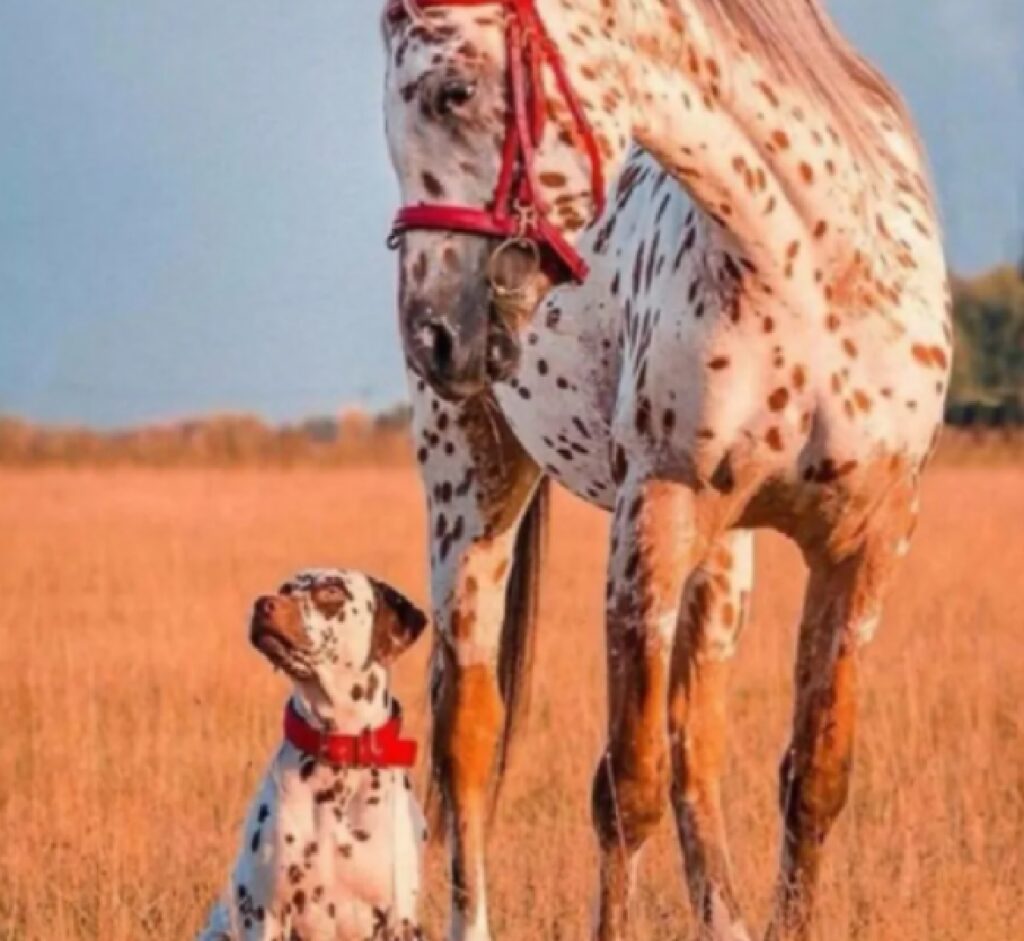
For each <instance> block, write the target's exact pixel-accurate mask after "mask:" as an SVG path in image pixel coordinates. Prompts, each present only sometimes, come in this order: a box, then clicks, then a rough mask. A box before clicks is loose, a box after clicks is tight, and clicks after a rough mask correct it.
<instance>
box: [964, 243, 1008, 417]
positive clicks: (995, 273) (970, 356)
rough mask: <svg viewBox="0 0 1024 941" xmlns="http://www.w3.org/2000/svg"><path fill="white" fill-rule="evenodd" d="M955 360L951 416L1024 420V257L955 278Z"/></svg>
mask: <svg viewBox="0 0 1024 941" xmlns="http://www.w3.org/2000/svg"><path fill="white" fill-rule="evenodd" d="M953 296H954V316H953V328H954V361H953V380H952V383H951V385H950V391H949V399H948V405H947V410H946V419H947V421H948V422H949V423H950V424H953V425H959V426H964V427H972V426H977V425H981V426H991V427H1011V426H1022V425H1024V257H1022V259H1021V262H1020V264H1019V265H1018V266H1017V267H1016V268H1015V267H1013V266H1011V265H1006V266H1004V267H1001V268H996V269H994V270H992V271H990V272H988V273H987V274H984V275H982V276H980V277H978V278H973V279H971V280H961V279H956V280H954V283H953Z"/></svg>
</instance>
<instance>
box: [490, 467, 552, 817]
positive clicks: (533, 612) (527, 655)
mask: <svg viewBox="0 0 1024 941" xmlns="http://www.w3.org/2000/svg"><path fill="white" fill-rule="evenodd" d="M550 510H551V480H550V478H548V477H543V478H541V481H540V483H539V484H538V485H537V489H536V491H535V492H534V494H533V497H532V498H531V500H530V505H529V506H528V507H527V508H526V512H525V513H524V514H523V518H522V520H521V521H520V523H519V532H518V533H517V534H516V544H515V549H514V552H513V555H512V571H511V573H510V574H509V579H508V587H507V589H506V592H505V620H504V623H503V624H502V626H501V642H500V645H499V647H498V688H499V689H500V690H501V699H502V702H503V703H504V706H505V720H504V727H503V728H502V732H501V740H500V742H499V744H498V755H497V761H496V763H495V773H494V790H493V798H492V799H493V801H494V802H496V801H497V799H498V792H499V790H500V788H501V782H502V779H503V777H504V774H505V769H506V767H507V766H508V759H509V754H510V752H511V748H512V745H513V743H514V741H515V738H516V733H517V732H518V731H519V728H520V726H521V725H522V722H523V720H524V719H525V718H526V715H527V713H528V712H529V706H530V676H531V674H532V672H533V655H534V650H535V648H536V638H537V631H536V624H537V602H538V598H539V595H540V577H541V569H542V562H543V558H544V552H545V550H546V548H547V529H548V516H549V513H550ZM492 806H493V804H492Z"/></svg>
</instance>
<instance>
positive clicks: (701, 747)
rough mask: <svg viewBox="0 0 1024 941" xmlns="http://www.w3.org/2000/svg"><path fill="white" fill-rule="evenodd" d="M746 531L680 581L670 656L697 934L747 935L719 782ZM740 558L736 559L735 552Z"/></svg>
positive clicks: (680, 802)
mask: <svg viewBox="0 0 1024 941" xmlns="http://www.w3.org/2000/svg"><path fill="white" fill-rule="evenodd" d="M751 554H752V536H751V534H750V533H735V534H731V535H728V536H723V537H722V538H721V539H720V540H719V541H718V543H716V545H715V546H714V547H713V548H712V551H711V552H710V553H709V555H708V558H707V560H706V561H705V563H704V564H703V565H702V566H701V567H700V568H699V569H698V570H697V571H695V572H694V573H693V575H692V576H691V577H690V579H689V581H688V582H687V585H686V591H685V593H684V595H683V604H682V606H681V608H680V612H679V627H678V633H677V635H676V643H675V647H674V649H673V655H672V674H671V692H670V698H669V733H670V734H669V741H670V744H671V749H672V805H673V809H674V810H675V815H676V827H677V829H678V833H679V842H680V845H681V847H682V850H683V855H684V857H685V859H686V876H687V884H688V887H689V891H690V901H691V903H692V906H693V912H694V917H695V918H696V920H697V922H698V924H699V925H700V932H701V937H702V938H707V939H715V941H718V939H723V941H725V939H729V941H732V939H746V938H747V937H748V935H747V932H746V929H745V927H744V926H743V922H742V915H741V911H740V905H739V903H738V901H737V899H736V895H735V892H734V890H733V886H732V879H731V873H730V862H729V852H728V848H727V844H726V837H725V821H724V819H723V815H722V806H721V792H720V780H721V776H722V768H723V764H724V760H725V742H726V691H727V687H728V679H729V660H730V658H731V657H732V655H733V653H734V651H735V646H736V642H737V640H738V637H739V634H740V633H741V631H742V628H743V621H744V618H745V608H746V605H745V600H746V595H747V593H748V592H749V589H750V578H751V565H752V559H751ZM741 556H742V557H741Z"/></svg>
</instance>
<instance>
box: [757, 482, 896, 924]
mask: <svg viewBox="0 0 1024 941" xmlns="http://www.w3.org/2000/svg"><path fill="white" fill-rule="evenodd" d="M912 497H913V493H912V489H911V487H910V486H909V485H907V484H903V485H901V486H898V487H895V488H893V490H892V491H890V492H889V493H888V494H887V495H886V498H885V500H884V501H879V504H878V505H877V506H876V507H875V508H874V510H875V512H874V513H873V515H872V517H871V524H872V525H871V529H870V532H869V534H868V535H867V536H866V537H864V538H863V539H862V540H861V541H860V543H859V545H858V544H856V543H854V544H853V545H851V544H849V543H848V544H846V545H842V546H840V549H839V551H837V547H836V545H835V544H834V543H833V544H832V545H830V546H829V547H827V548H826V549H824V550H821V551H817V552H809V553H808V563H809V566H810V570H811V573H810V580H809V582H808V588H807V594H806V599H805V602H804V611H803V616H802V620H801V624H800V637H799V643H798V649H797V663H796V703H795V714H794V718H793V737H792V741H791V744H790V747H789V749H788V750H787V752H786V756H785V758H784V759H783V762H782V767H781V769H780V795H779V799H780V804H781V807H782V815H783V823H784V836H783V846H782V864H781V871H780V874H779V882H778V888H777V900H776V911H775V915H774V917H773V919H772V923H771V924H770V926H769V928H768V933H767V937H768V939H770V941H783V939H785V941H807V939H808V938H810V936H811V918H812V914H813V908H814V896H815V889H816V885H817V879H818V870H819V867H820V863H821V854H822V850H823V846H824V843H825V839H826V837H827V836H828V833H829V831H830V830H831V828H832V825H833V823H834V822H835V820H836V818H837V817H838V816H839V814H840V812H841V811H842V809H843V806H844V805H845V803H846V799H847V794H848V791H849V784H850V775H851V770H852V765H853V741H854V727H855V719H856V709H857V659H858V641H859V640H860V639H861V638H862V637H865V638H866V637H867V636H870V631H868V632H867V634H866V635H865V634H864V633H863V632H864V631H865V625H870V624H873V623H874V622H875V621H876V620H877V617H878V614H879V611H880V609H881V603H882V598H883V595H884V592H885V589H886V587H887V586H888V583H889V582H890V580H891V576H892V574H893V570H894V563H895V561H896V556H897V553H898V546H899V544H900V541H901V540H903V539H904V537H905V536H906V533H907V531H908V527H909V526H910V524H911V522H912V515H913V511H912V509H911V507H912ZM854 522H856V521H854ZM857 529H859V530H860V531H863V527H862V526H861V527H857ZM842 531H843V530H842V528H837V530H836V532H837V533H842ZM847 531H849V530H847Z"/></svg>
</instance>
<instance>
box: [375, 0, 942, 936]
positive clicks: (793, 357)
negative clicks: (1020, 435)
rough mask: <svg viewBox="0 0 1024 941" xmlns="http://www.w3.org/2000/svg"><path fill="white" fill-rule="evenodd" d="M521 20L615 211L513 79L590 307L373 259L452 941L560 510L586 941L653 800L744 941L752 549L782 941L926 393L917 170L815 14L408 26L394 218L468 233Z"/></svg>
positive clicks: (887, 99)
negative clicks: (787, 732)
mask: <svg viewBox="0 0 1024 941" xmlns="http://www.w3.org/2000/svg"><path fill="white" fill-rule="evenodd" d="M524 8H529V9H530V10H532V11H533V12H535V13H536V16H537V17H538V18H539V19H540V21H541V22H542V24H543V27H544V30H545V32H546V33H547V34H548V35H549V36H550V39H551V42H552V43H553V44H554V46H556V47H557V49H558V51H559V53H560V55H561V58H562V61H563V63H564V65H565V71H566V74H567V76H568V80H569V81H570V82H571V84H572V86H573V88H574V89H575V91H576V94H577V96H578V98H579V101H580V103H581V107H582V110H583V112H584V113H585V116H586V118H587V121H588V123H589V125H590V127H591V128H592V129H593V131H594V134H595V136H596V139H597V142H598V144H599V151H600V154H601V158H602V161H603V166H602V171H603V173H602V174H601V176H602V178H603V179H604V180H606V181H608V183H609V188H608V191H607V192H606V193H605V194H604V195H605V196H606V200H605V202H604V210H603V212H602V213H600V214H599V213H598V212H597V207H598V206H599V205H600V204H601V201H600V200H598V199H596V198H595V196H596V194H594V193H592V192H591V189H590V187H591V178H592V177H591V173H590V169H591V168H590V165H589V160H588V157H587V154H586V153H585V151H584V149H583V148H581V147H580V145H579V140H578V135H577V134H575V133H574V126H575V125H574V123H573V122H571V121H569V120H568V117H567V111H566V107H565V103H564V96H562V95H561V94H560V93H558V85H557V83H556V82H555V81H554V80H553V79H552V76H551V75H547V74H545V73H544V71H543V70H540V75H539V78H538V83H539V85H540V86H541V87H539V88H538V87H534V88H533V90H534V92H538V91H539V92H540V94H541V95H542V96H543V98H544V101H543V104H544V106H545V107H544V109H543V113H544V114H545V116H546V118H547V120H546V121H545V122H544V123H543V128H542V133H540V134H539V135H538V139H537V140H536V141H535V144H536V147H535V153H536V158H535V161H534V164H533V166H532V167H531V169H532V171H533V176H534V178H535V179H536V181H537V184H538V186H539V188H540V191H541V192H540V195H541V196H542V197H543V203H544V212H545V213H546V220H547V222H549V223H550V224H552V225H554V226H556V227H557V229H558V231H559V233H560V235H561V236H563V237H564V238H565V239H566V240H568V241H569V242H571V243H572V244H573V245H574V246H575V247H576V249H577V250H578V251H579V253H580V255H581V256H582V258H583V259H584V260H585V262H586V263H587V265H589V268H590V273H589V276H588V278H587V279H586V280H585V281H584V282H583V283H582V284H575V283H566V281H565V279H564V278H561V279H560V278H559V277H558V272H557V271H555V270H553V266H552V265H550V264H549V265H547V266H536V265H531V264H530V262H531V253H530V252H528V251H522V250H521V249H522V246H521V244H520V246H518V247H516V246H512V250H509V251H505V252H504V253H503V254H502V256H501V257H502V261H503V269H504V262H506V261H508V259H509V258H510V257H515V253H516V252H517V251H518V252H519V254H520V255H521V256H522V257H521V258H520V261H521V262H522V265H521V269H522V272H524V273H523V274H522V275H521V277H520V278H519V280H518V283H516V284H514V288H515V291H514V292H512V291H509V290H508V287H509V285H508V283H507V281H508V279H507V277H505V275H506V272H505V271H504V270H503V271H502V272H501V274H502V276H503V277H502V279H501V280H502V284H501V287H502V289H503V290H502V291H501V292H496V291H494V290H493V288H494V271H493V268H494V264H493V262H494V257H495V247H496V246H495V242H494V240H490V239H488V238H486V237H483V236H481V235H480V234H477V233H465V232H462V231H452V230H447V229H443V228H441V229H438V228H430V229H428V228H424V227H419V228H417V227H412V228H408V229H407V230H404V231H402V232H401V233H400V236H401V237H400V239H398V242H399V243H400V249H401V255H400V269H399V275H400V323H401V328H402V337H403V344H404V350H405V354H406V359H407V363H408V365H409V369H410V375H411V377H412V393H413V396H412V397H413V410H414V416H415V429H416V436H417V457H418V459H419V462H420V465H421V468H422V474H423V478H424V482H425V485H426V490H427V498H428V509H429V514H430V527H431V568H432V572H431V574H432V590H433V604H434V608H435V623H436V625H437V630H438V633H439V643H438V645H437V649H438V651H439V657H438V660H437V663H438V664H440V665H441V667H442V668H441V669H440V670H439V671H438V673H437V676H436V679H437V683H436V685H435V691H436V692H435V697H434V716H435V725H434V733H433V735H434V742H433V748H434V757H435V762H434V763H435V768H436V769H437V777H438V779H439V783H440V785H441V793H442V795H443V797H444V798H445V803H446V807H447V810H448V812H449V815H450V826H449V832H450V833H451V835H452V846H451V852H452V877H453V878H452V883H453V884H452V917H451V922H450V938H451V939H452V941H490V939H491V931H490V926H489V922H488V912H487V894H486V841H485V838H484V833H485V827H484V814H485V808H486V800H485V799H484V798H485V795H486V793H487V789H488V788H489V787H490V785H491V783H492V774H491V769H492V767H494V766H495V765H494V763H493V761H492V758H493V756H494V755H495V754H497V755H498V762H497V765H496V767H497V768H498V771H499V773H500V770H501V768H502V758H503V748H504V745H505V743H507V741H508V738H509V735H510V733H511V731H512V721H513V720H514V717H515V713H516V709H515V705H516V702H517V701H518V699H519V697H518V689H519V687H518V686H517V683H519V684H521V683H522V681H523V680H524V678H525V676H526V674H527V667H528V666H529V650H530V644H529V635H528V632H527V631H526V630H525V629H524V627H523V625H524V623H526V624H528V623H529V619H528V617H527V618H524V617H523V611H526V612H527V613H528V612H529V603H528V602H529V598H528V595H529V592H526V591H524V586H526V587H529V584H530V571H529V561H530V559H531V558H533V559H535V558H536V556H535V553H534V552H533V551H532V550H531V548H530V543H531V537H532V535H533V534H535V532H536V530H537V526H536V523H537V519H538V518H539V517H540V516H541V515H542V514H541V513H540V512H539V508H540V507H541V506H542V501H543V494H544V492H545V488H544V484H545V482H546V481H547V480H552V479H553V480H557V481H559V482H561V483H563V484H565V485H566V486H567V487H569V488H571V489H572V490H573V491H575V492H576V493H577V494H579V495H580V496H582V497H584V498H585V499H587V500H588V501H590V502H591V503H593V504H595V505H597V506H600V507H603V508H605V509H607V510H609V511H610V512H611V514H612V525H611V533H610V539H609V545H608V571H607V582H606V606H605V632H606V637H607V644H606V649H607V678H608V729H607V733H608V735H607V748H606V749H605V750H604V751H603V753H602V754H601V755H600V756H599V760H598V763H597V770H596V773H595V777H594V787H593V794H592V801H593V819H594V823H595V827H596V831H597V839H598V842H599V845H600V869H601V871H600V876H599V878H598V879H597V880H596V882H597V885H598V909H597V916H598V917H597V925H596V935H597V938H598V939H599V941H621V939H623V938H625V937H628V936H629V926H628V910H629V905H628V902H629V898H630V894H631V892H632V890H633V888H634V875H635V873H636V872H637V865H636V863H637V860H638V858H639V854H640V851H641V849H642V847H643V845H644V843H645V842H646V840H647V839H648V838H649V836H650V834H651V833H652V832H653V831H654V829H655V827H656V825H657V823H658V821H659V819H660V817H661V815H662V814H663V812H664V808H665V807H666V806H667V805H668V804H669V799H671V804H672V806H673V809H674V811H675V815H676V825H677V829H678V833H679V837H680V843H681V846H682V850H683V855H684V857H685V861H686V877H687V884H688V888H689V892H690V897H691V900H692V903H693V910H694V913H695V917H696V919H697V920H698V921H699V930H700V934H701V937H702V938H712V939H714V941H741V939H746V938H748V937H749V933H748V931H747V928H746V926H745V923H744V917H743V912H742V906H741V904H740V896H739V892H738V891H737V889H736V887H735V886H734V884H733V876H732V873H731V867H730V863H729V859H730V854H729V850H728V847H727V844H726V838H725V834H726V826H725V817H724V813H723V808H722V801H721V797H720V779H721V774H722V769H723V764H724V754H725V753H726V746H725V739H726V723H725V713H726V709H725V700H726V690H727V687H728V660H729V658H730V656H731V654H732V653H733V651H734V650H735V647H736V640H737V637H738V633H739V629H740V626H741V625H742V622H743V609H744V607H745V597H746V590H747V588H748V587H749V579H750V571H751V568H750V536H749V530H750V529H753V528H758V527H766V528H771V529H774V530H776V531H777V532H780V533H782V534H783V535H785V536H786V537H788V538H790V539H791V540H792V541H793V542H794V543H796V544H797V546H798V547H799V548H800V550H801V552H802V553H803V556H804V559H805V560H806V562H807V565H808V569H809V576H810V577H809V579H808V585H807V591H806V595H805V603H804V608H803V612H802V615H801V622H800V627H799V640H798V650H797V656H796V666H795V670H794V686H795V697H794V698H795V707H794V711H793V723H792V736H791V739H790V745H789V747H788V748H787V750H786V752H785V755H784V758H783V762H782V766H781V769H780V788H779V803H780V807H781V810H782V815H783V828H782V846H781V853H780V857H781V862H780V866H779V869H778V881H777V892H776V905H775V908H774V911H773V912H772V915H771V918H770V921H769V925H768V928H767V931H766V937H767V938H769V939H771V941H807V939H809V938H810V937H811V934H812V919H811V914H812V911H813V903H814V898H815V894H816V885H817V882H818V875H819V871H820V866H821V859H822V847H823V846H824V844H825V842H826V837H827V835H828V833H829V831H830V829H831V827H832V826H833V824H834V822H835V820H836V819H837V818H838V816H839V814H840V812H841V811H842V808H843V806H844V803H845V801H846V798H847V794H848V789H849V782H850V774H851V768H852V754H853V741H854V730H855V726H856V701H857V695H856V690H857V675H858V671H859V663H860V660H861V657H862V655H863V654H862V648H863V646H864V644H865V642H866V641H867V640H869V639H870V637H871V636H872V634H873V633H874V629H875V626H876V625H877V624H878V621H879V616H880V613H881V609H882V603H883V600H884V597H885V594H886V591H887V590H888V588H889V586H890V584H891V583H892V581H893V577H894V575H895V572H896V569H897V565H898V561H899V559H900V558H901V557H902V556H903V555H904V554H905V553H906V551H907V547H908V544H909V542H908V540H909V538H910V535H911V533H912V531H913V528H914V525H915V522H916V517H917V510H918V501H917V493H918V489H919V486H920V477H921V474H922V472H923V471H924V469H925V467H926V465H927V463H928V460H929V458H930V456H931V454H932V453H933V450H934V447H935V443H936V441H937V437H938V433H939V429H940V428H941V424H942V417H943V405H944V397H945V393H946V390H947V388H948V383H949V375H950V367H951V361H952V339H953V336H952V327H951V321H950V311H951V304H950V295H949V291H948V285H947V277H946V268H945V263H944V255H943V248H942V237H941V230H940V224H939V220H938V218H937V212H936V206H935V200H934V196H933V192H932V188H931V185H930V183H929V181H928V173H927V166H926V160H925V157H924V154H923V152H922V149H921V147H920V142H919V141H918V139H917V135H916V133H915V131H914V128H913V124H912V121H911V119H910V117H909V115H908V113H907V110H906V108H905V107H904V105H903V103H902V102H901V100H900V98H899V96H898V95H897V94H896V93H895V91H894V90H893V89H892V88H891V86H890V85H889V84H888V83H887V82H886V80H885V79H884V78H883V77H882V76H881V75H880V74H879V73H878V72H877V71H876V70H874V69H873V68H872V67H871V66H870V65H869V64H868V63H867V62H866V61H865V60H864V59H863V58H861V56H860V55H859V54H858V53H857V51H856V50H855V49H853V48H852V46H851V45H850V44H849V43H848V42H847V41H846V40H845V38H844V37H843V36H842V35H841V34H840V32H839V31H838V29H837V28H836V27H835V25H834V24H833V23H832V22H831V21H830V19H829V17H828V15H827V12H826V11H825V9H824V7H823V4H822V3H821V2H820V0H672V2H665V0H572V2H569V0H521V2H519V0H517V2H514V3H513V2H498V0H496V2H493V3H484V4H472V5H466V4H464V3H451V4H444V3H443V2H441V3H439V4H438V3H429V4H427V3H422V4H417V3H416V2H413V0H407V2H403V3H401V4H397V5H396V6H395V9H397V12H398V15H392V16H389V17H387V18H386V19H385V22H384V36H385V41H386V48H387V55H388V71H387V78H386V94H385V114H386V125H387V132H388V138H389V144H390V150H391V156H392V161H393V164H394V167H395V170H396V175H397V178H398V182H399V185H400V189H401V199H402V204H403V205H404V206H416V205H418V204H444V205H455V206H459V207H477V208H485V207H487V206H488V204H489V200H490V199H491V198H492V195H493V194H494V193H495V191H496V183H497V180H498V179H499V172H500V168H501V167H502V166H503V160H502V154H503V142H504V140H505V139H506V138H505V136H504V132H505V124H506V117H507V115H508V113H509V110H510V92H509V88H510V79H509V76H510V75H511V74H512V73H513V71H514V70H512V69H510V68H509V67H508V66H509V63H508V62H507V56H508V49H509V48H515V47H514V46H512V47H510V46H509V45H508V42H507V40H508V38H509V36H510V35H512V36H513V37H514V36H517V35H518V34H517V33H515V32H514V31H512V32H510V30H511V28H512V27H513V26H515V25H516V17H517V16H518V15H519V14H518V13H517V11H518V10H522V9H524ZM519 170H520V171H521V170H522V168H519ZM534 208H536V207H534ZM512 293H514V294H515V296H516V297H517V298H518V299H520V304H519V308H518V309H510V306H511V305H509V304H508V303H506V299H507V297H508V296H510V295H511V294H512ZM499 301H500V303H499ZM553 627H554V626H553ZM573 627H575V626H573Z"/></svg>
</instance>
